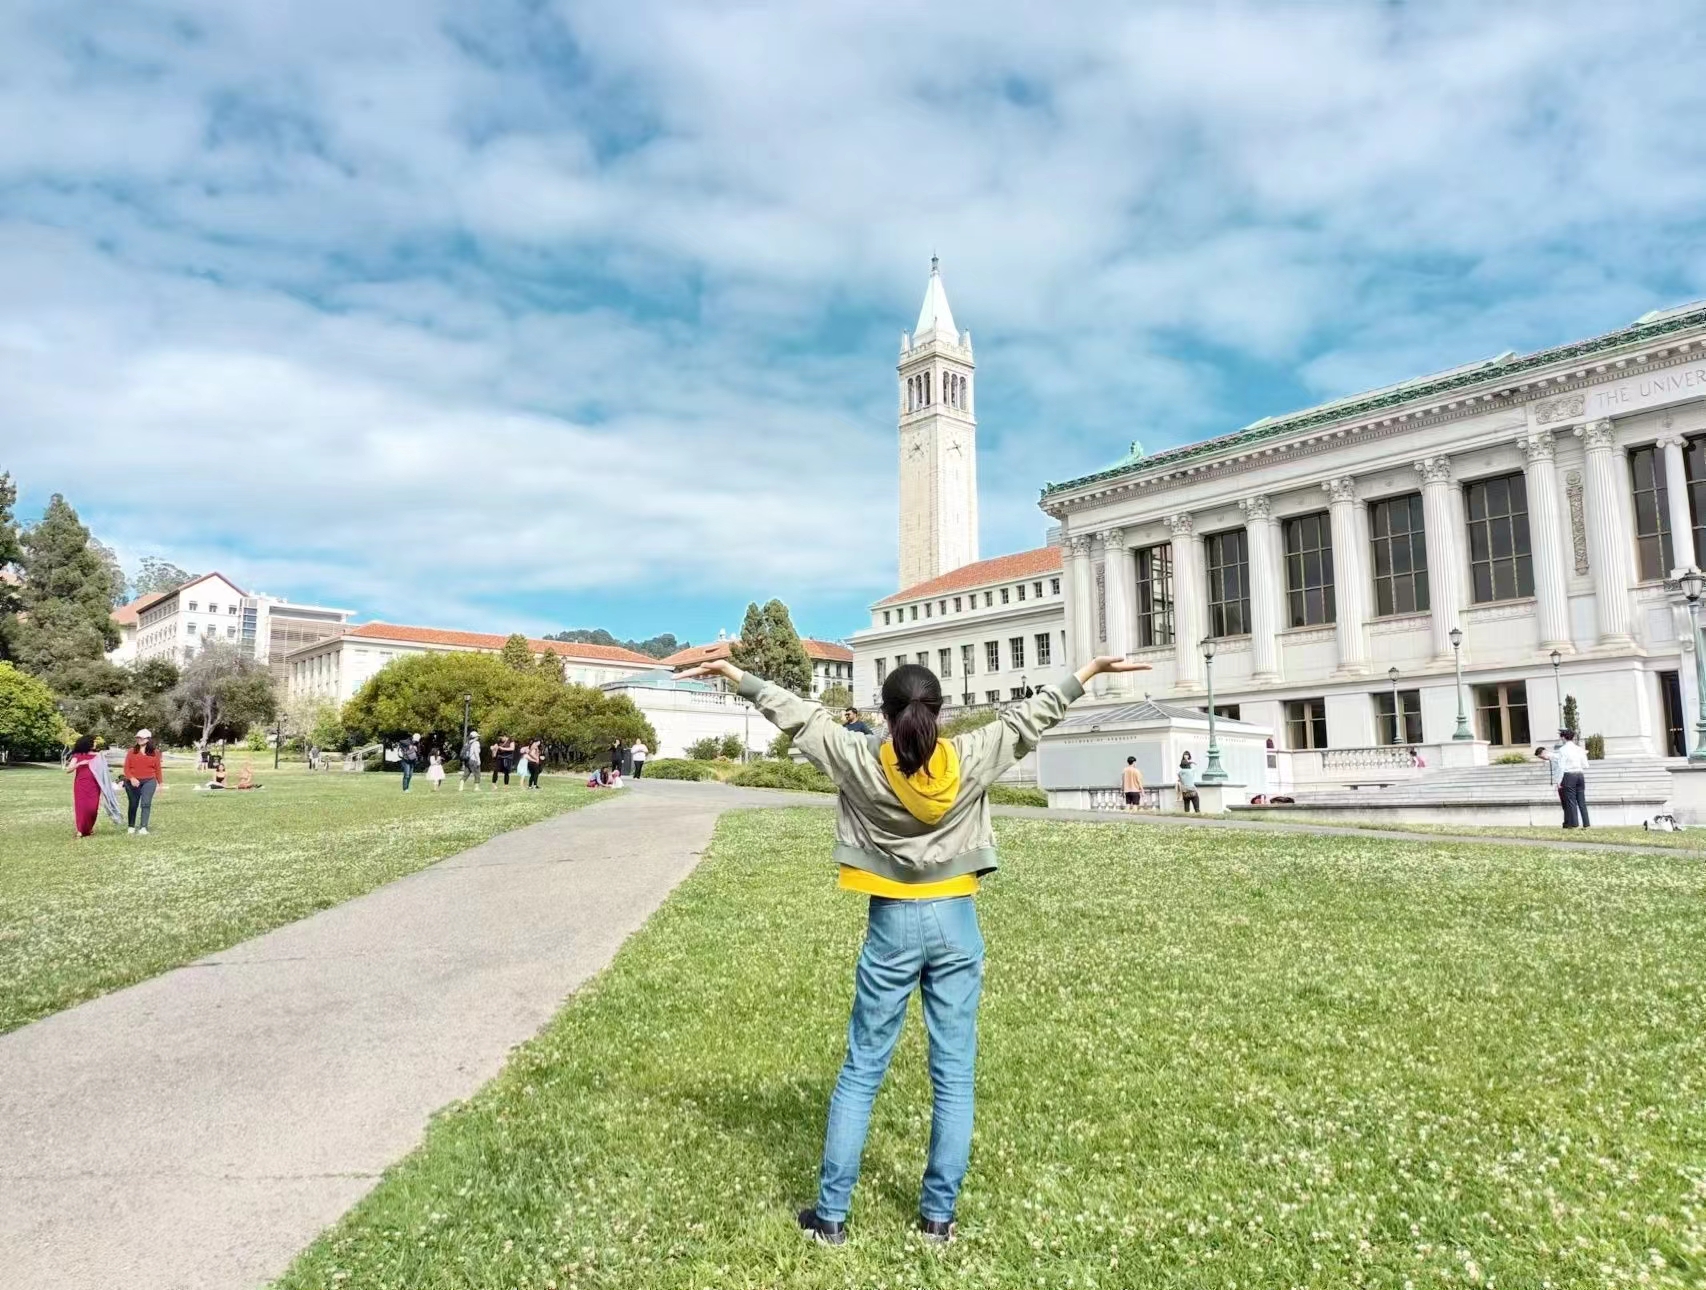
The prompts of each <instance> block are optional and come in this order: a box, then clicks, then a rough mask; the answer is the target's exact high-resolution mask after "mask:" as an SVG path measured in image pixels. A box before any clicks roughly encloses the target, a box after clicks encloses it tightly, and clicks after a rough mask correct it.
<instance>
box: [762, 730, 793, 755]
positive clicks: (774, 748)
mask: <svg viewBox="0 0 1706 1290" xmlns="http://www.w3.org/2000/svg"><path fill="white" fill-rule="evenodd" d="M793 752H794V736H793V735H791V734H789V733H788V732H787V731H786V730H780V731H777V733H776V737H775V738H774V739H772V740H771V741H770V747H768V748H766V749H765V750H764V755H765V756H766V757H774V758H775V759H776V760H777V761H792V760H793Z"/></svg>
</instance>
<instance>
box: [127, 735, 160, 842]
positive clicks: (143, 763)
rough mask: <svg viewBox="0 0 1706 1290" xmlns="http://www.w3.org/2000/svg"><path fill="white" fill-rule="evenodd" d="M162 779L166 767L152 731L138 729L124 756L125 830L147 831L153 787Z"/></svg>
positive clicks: (152, 802)
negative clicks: (127, 822) (127, 808)
mask: <svg viewBox="0 0 1706 1290" xmlns="http://www.w3.org/2000/svg"><path fill="white" fill-rule="evenodd" d="M165 782H166V768H165V766H164V765H163V764H162V759H161V756H160V750H159V749H158V748H156V747H155V746H154V735H153V733H152V732H151V731H147V730H138V731H137V732H136V742H135V743H134V744H132V745H131V747H130V751H129V752H127V753H125V755H124V795H125V797H126V798H128V799H129V801H130V828H129V829H128V832H131V833H147V832H148V813H149V812H150V811H151V810H152V809H153V806H154V793H155V790H156V789H158V788H159V787H160V786H161V785H162V784H164V783H165ZM139 818H140V823H139V822H138V821H139Z"/></svg>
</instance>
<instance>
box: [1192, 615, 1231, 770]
mask: <svg viewBox="0 0 1706 1290" xmlns="http://www.w3.org/2000/svg"><path fill="white" fill-rule="evenodd" d="M1202 658H1203V663H1204V665H1205V674H1206V675H1207V677H1208V765H1206V766H1204V767H1203V772H1202V776H1201V777H1200V779H1199V780H1198V782H1199V783H1203V784H1224V783H1225V782H1226V778H1227V776H1226V771H1225V769H1224V768H1223V767H1222V766H1221V764H1220V741H1219V740H1218V739H1217V738H1216V737H1215V729H1214V637H1212V636H1206V637H1204V638H1203V643H1202Z"/></svg>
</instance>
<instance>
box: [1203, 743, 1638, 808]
mask: <svg viewBox="0 0 1706 1290" xmlns="http://www.w3.org/2000/svg"><path fill="white" fill-rule="evenodd" d="M1292 796H1294V797H1295V798H1296V799H1297V805H1296V806H1295V807H1268V808H1264V807H1235V808H1233V809H1234V810H1236V811H1240V812H1257V811H1263V812H1268V813H1271V814H1272V815H1274V816H1278V815H1279V814H1280V813H1281V812H1283V811H1286V810H1297V811H1308V812H1309V813H1310V814H1311V815H1338V816H1343V817H1344V818H1345V819H1346V820H1347V821H1349V820H1351V819H1354V818H1356V817H1359V816H1360V817H1364V818H1369V817H1375V818H1379V819H1382V820H1396V821H1402V822H1406V823H1427V822H1433V823H1441V824H1553V825H1555V824H1558V823H1559V822H1560V821H1561V820H1562V818H1563V816H1562V813H1561V811H1560V808H1559V806H1558V794H1557V790H1555V789H1554V788H1553V787H1552V785H1551V779H1550V776H1549V775H1548V773H1547V768H1546V766H1545V765H1543V764H1542V763H1541V762H1538V761H1535V762H1527V763H1524V764H1523V765H1520V766H1468V767H1462V768H1459V769H1455V770H1443V769H1442V770H1430V771H1425V772H1423V773H1422V774H1421V775H1418V776H1417V777H1416V778H1415V779H1412V780H1408V781H1405V782H1403V783H1398V784H1391V785H1388V786H1386V787H1384V788H1357V789H1341V788H1335V789H1315V790H1310V789H1299V790H1297V791H1296V792H1295V793H1293V794H1292ZM1587 798H1588V813H1589V816H1590V818H1591V819H1592V820H1593V822H1594V823H1595V824H1640V823H1641V822H1642V821H1643V820H1646V819H1647V818H1648V817H1650V816H1652V815H1654V814H1656V813H1657V812H1659V811H1660V810H1662V809H1664V808H1665V805H1666V803H1668V802H1669V801H1670V798H1671V775H1670V771H1669V770H1668V769H1667V767H1666V764H1665V763H1664V762H1663V761H1660V760H1659V759H1658V758H1656V757H1623V758H1618V759H1616V760H1608V761H1595V762H1589V763H1588V772H1587Z"/></svg>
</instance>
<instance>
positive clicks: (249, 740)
mask: <svg viewBox="0 0 1706 1290" xmlns="http://www.w3.org/2000/svg"><path fill="white" fill-rule="evenodd" d="M268 746H269V745H268V743H267V732H266V731H265V730H262V729H261V728H260V727H259V726H250V727H249V733H248V734H246V735H244V736H243V747H245V748H247V749H248V750H249V751H250V752H265V751H266V750H267V748H268Z"/></svg>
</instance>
